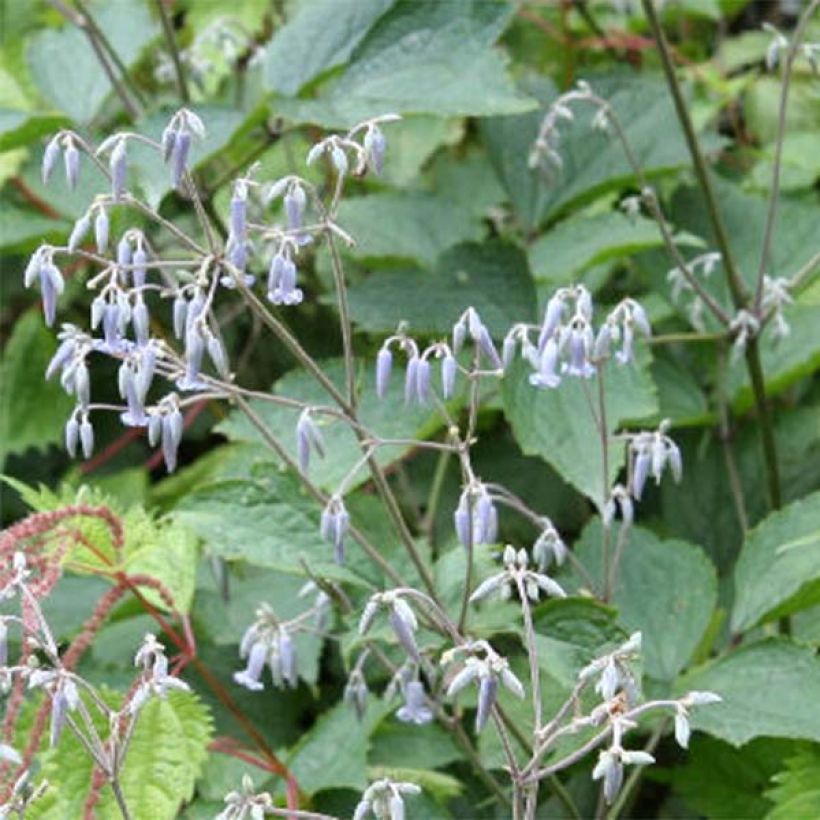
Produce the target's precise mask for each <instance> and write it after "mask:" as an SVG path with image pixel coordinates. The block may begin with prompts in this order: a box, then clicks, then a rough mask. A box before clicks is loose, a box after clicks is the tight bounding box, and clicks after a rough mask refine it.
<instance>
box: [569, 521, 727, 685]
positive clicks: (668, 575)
mask: <svg viewBox="0 0 820 820" xmlns="http://www.w3.org/2000/svg"><path fill="white" fill-rule="evenodd" d="M602 542H603V530H602V527H601V524H600V521H599V520H598V519H595V520H594V521H592V523H590V524H589V526H587V527H586V529H585V530H584V532H583V534H582V536H581V540H580V542H579V543H578V544H577V545H576V547H575V552H576V555H577V556H578V558H579V559H580V561H581V563H582V564H583V565H584V566H585V567H586V569H587V571H588V572H590V573H591V574H592V576H593V577H594V578H598V579H600V578H601V575H602V571H601V563H602V561H601V545H602ZM616 542H617V532H613V534H612V544H615V543H616ZM599 585H600V581H599ZM612 603H613V605H614V606H615V607H617V609H618V622H619V623H620V624H621V625H622V626H623V627H624V628H625V629H626V630H627V631H629V632H633V631H636V630H640V631H641V632H642V633H643V651H642V658H643V666H644V671H645V672H646V673H647V674H648V675H650V676H651V677H653V678H657V679H659V680H664V681H671V680H673V679H674V678H675V676H676V675H677V674H678V673H679V672H680V671H681V670H682V669H683V668H684V667H685V666H686V664H687V663H688V662H689V660H690V659H691V657H692V655H693V653H694V651H695V649H696V648H697V646H698V643H699V642H700V639H701V637H702V636H703V633H704V631H705V630H706V628H707V626H708V625H709V621H710V619H711V617H712V611H713V610H714V608H715V604H716V603H717V576H716V573H715V568H714V565H713V564H712V562H711V561H710V560H709V558H708V557H707V556H706V554H705V553H704V552H703V550H702V549H700V548H699V547H696V546H695V545H694V544H688V543H687V542H686V541H677V540H661V539H660V538H658V537H657V536H656V535H655V534H654V533H652V532H650V531H649V530H646V529H644V528H643V527H634V528H633V529H632V531H631V532H630V533H629V540H628V541H627V544H626V548H625V550H624V552H623V557H622V559H621V562H620V567H619V570H618V580H617V583H616V585H615V589H614V591H613V595H612Z"/></svg>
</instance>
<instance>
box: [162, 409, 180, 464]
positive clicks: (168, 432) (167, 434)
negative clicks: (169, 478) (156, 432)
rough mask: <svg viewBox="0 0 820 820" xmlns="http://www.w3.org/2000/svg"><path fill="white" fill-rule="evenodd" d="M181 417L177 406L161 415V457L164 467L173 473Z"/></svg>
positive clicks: (178, 442) (178, 443)
mask: <svg viewBox="0 0 820 820" xmlns="http://www.w3.org/2000/svg"><path fill="white" fill-rule="evenodd" d="M182 427H183V419H182V413H180V412H179V408H178V407H176V406H175V407H174V408H173V409H172V410H171V411H170V412H168V413H166V414H164V415H163V416H162V457H163V459H164V460H165V469H166V470H168V472H169V473H173V472H174V470H175V469H176V466H177V451H178V450H179V445H180V442H181V441H182Z"/></svg>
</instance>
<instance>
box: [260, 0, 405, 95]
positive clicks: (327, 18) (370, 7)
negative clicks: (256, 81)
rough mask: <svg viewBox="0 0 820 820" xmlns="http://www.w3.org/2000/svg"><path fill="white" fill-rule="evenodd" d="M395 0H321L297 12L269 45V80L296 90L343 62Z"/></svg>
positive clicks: (273, 85)
mask: <svg viewBox="0 0 820 820" xmlns="http://www.w3.org/2000/svg"><path fill="white" fill-rule="evenodd" d="M393 2H394V0H318V1H317V2H312V3H309V4H305V5H301V6H298V7H297V8H296V13H295V14H294V15H293V17H292V18H291V19H290V20H288V22H287V23H286V24H285V25H284V26H282V27H281V28H280V29H279V30H278V31H277V32H276V34H274V36H273V37H272V38H271V41H270V43H268V45H267V47H266V48H265V52H266V54H265V69H264V70H265V80H266V84H267V87H268V88H270V89H271V90H272V91H277V92H279V93H281V94H286V95H288V96H291V95H293V94H297V93H298V92H299V91H300V90H301V88H302V87H303V86H304V85H306V84H307V83H309V82H310V81H311V80H313V79H314V78H316V77H318V76H319V75H320V74H322V73H323V72H325V71H327V70H329V69H331V68H335V67H336V66H340V65H343V64H344V63H345V62H347V60H348V59H349V58H350V55H351V54H352V53H353V51H354V50H355V48H356V46H358V44H359V43H360V42H361V40H362V38H363V37H365V36H366V34H367V32H368V31H369V30H370V28H371V27H372V26H373V24H374V23H375V22H376V21H377V20H378V19H379V17H380V16H381V15H382V14H384V12H385V11H387V9H389V8H390V6H392V5H393Z"/></svg>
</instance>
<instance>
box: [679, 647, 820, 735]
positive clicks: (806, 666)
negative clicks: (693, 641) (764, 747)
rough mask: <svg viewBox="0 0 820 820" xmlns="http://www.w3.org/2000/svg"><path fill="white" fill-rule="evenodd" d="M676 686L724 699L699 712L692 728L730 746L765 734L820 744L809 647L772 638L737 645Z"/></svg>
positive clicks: (818, 675)
mask: <svg viewBox="0 0 820 820" xmlns="http://www.w3.org/2000/svg"><path fill="white" fill-rule="evenodd" d="M678 688H679V689H680V691H682V692H683V691H690V690H699V691H709V692H717V693H718V694H719V695H720V696H721V697H722V698H723V702H722V703H717V704H714V705H712V706H709V707H708V708H703V709H698V710H697V711H696V712H695V713H694V714H693V718H692V726H693V727H694V728H697V729H702V730H703V731H704V732H708V733H709V734H711V735H715V737H719V738H722V739H723V740H727V741H729V743H732V744H734V745H735V746H740V745H741V744H743V743H746V742H747V741H749V740H751V739H752V738H755V737H762V736H766V735H770V736H772V737H788V738H802V739H806V740H815V741H820V712H818V710H817V703H818V699H820V660H819V659H818V658H817V656H816V654H815V652H814V650H813V649H810V648H808V647H802V646H797V645H795V644H793V643H791V642H789V641H787V640H782V639H774V638H772V639H769V640H764V641H759V642H757V643H753V644H749V645H747V646H742V647H740V648H739V649H736V650H735V651H733V652H730V653H729V654H728V655H724V656H723V657H721V658H718V659H717V660H715V661H713V662H711V663H709V664H707V665H706V666H704V667H701V668H699V669H695V670H693V671H692V672H691V673H690V674H688V675H686V676H685V677H684V678H682V679H681V681H680V684H679V686H678Z"/></svg>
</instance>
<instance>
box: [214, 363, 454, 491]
mask: <svg viewBox="0 0 820 820" xmlns="http://www.w3.org/2000/svg"><path fill="white" fill-rule="evenodd" d="M322 370H323V371H324V373H325V375H327V376H328V377H329V378H330V379H331V381H333V382H334V383H335V384H337V385H341V384H342V383H343V378H344V367H343V364H342V362H341V361H339V360H337V359H333V360H330V361H327V362H323V363H322ZM399 380H400V379H399V374H398V373H396V374H394V376H393V382H392V383H391V385H390V388H389V390H388V392H387V395H386V396H385V397H384V398H383V399H379V398H378V397H377V396H376V389H375V376H374V374H373V372H372V367H368V369H367V370H361V371H360V375H359V379H358V383H359V385H360V390H359V396H360V403H359V407H358V418H359V422H360V423H361V424H362V425H363V426H364V427H366V428H367V429H368V430H369V431H370V432H372V433H373V434H374V435H375V436H377V437H378V438H381V439H403V440H407V439H415V438H422V439H423V438H426V437H428V436H429V435H430V434H431V433H433V432H434V431H436V430H437V429H438V428H439V427H440V426H441V421H440V420H439V418H438V416H437V415H436V413H435V411H434V410H433V408H432V406H431V407H420V406H418V405H410V406H406V405H405V403H404V394H403V391H402V386H401V385H400V384H399V383H398V382H399ZM274 392H275V393H278V394H281V395H284V396H288V397H290V398H294V399H299V400H301V401H304V402H306V403H308V404H311V405H317V406H327V404H328V398H327V394H326V393H325V392H324V389H323V388H322V387H321V386H320V385H319V384H318V383H317V382H316V380H315V379H314V378H313V376H311V375H310V374H309V373H307V372H306V371H303V370H293V371H291V372H289V373H287V374H286V375H285V376H283V377H282V378H281V379H280V380H279V381H278V382H277V383H276V385H274ZM251 405H252V407H253V409H254V410H255V411H256V412H257V413H258V414H259V416H260V417H261V419H262V420H263V421H264V422H265V425H266V426H267V428H268V429H269V430H270V432H271V433H272V434H273V435H274V436H276V437H277V438H278V439H279V441H280V442H281V443H282V446H283V447H284V449H285V450H286V451H287V452H288V453H289V454H290V455H291V456H292V457H294V458H295V457H296V452H297V447H296V433H295V430H296V422H297V420H298V418H299V413H300V411H299V410H298V409H297V410H293V409H291V408H287V407H281V406H278V405H275V404H273V403H271V402H266V401H262V400H257V399H255V400H253V401H251ZM314 422H315V424H316V425H317V427H318V428H319V430H320V431H321V434H322V438H323V439H324V444H325V457H324V458H321V457H320V456H318V455H317V454H316V453H314V454H313V455H312V457H311V463H310V468H309V470H308V472H309V475H310V477H311V479H312V480H313V481H315V483H316V484H317V485H318V486H320V487H322V488H323V489H326V490H329V491H331V492H332V491H335V490H337V489H338V487H339V485H340V483H341V482H342V480H343V479H344V478H345V477H346V476H347V474H348V472H349V471H350V470H351V469H352V467H353V466H354V465H355V464H356V462H357V461H358V460H359V459H361V457H362V450H361V447H360V445H359V444H358V442H357V439H356V437H355V435H354V434H353V432H352V431H351V429H350V427H349V426H348V425H347V424H346V423H345V422H343V421H341V420H339V419H334V418H331V417H329V416H322V415H318V414H317V415H316V416H315V418H314ZM218 429H219V431H220V432H222V433H224V434H225V435H226V436H228V438H229V439H231V440H232V441H244V442H255V443H261V439H260V438H259V434H258V433H257V431H256V428H255V427H252V426H251V425H250V423H249V422H248V421H247V419H246V418H245V416H244V415H243V414H241V413H240V412H238V411H235V412H233V413H232V414H231V415H230V416H229V418H228V419H227V421H225V422H223V423H222V424H221V425H220V426H219V428H218ZM410 449H411V447H410V445H396V446H389V447H380V448H378V450H377V451H376V454H375V457H376V460H377V461H378V462H379V463H380V464H381V465H382V466H387V465H389V464H392V463H393V462H395V461H397V460H399V459H401V458H402V457H403V456H404V455H405V454H406V453H407V452H408V451H409V450H410ZM273 458H274V455H273V453H271V459H273ZM369 475H370V474H369V472H368V469H367V467H366V466H365V467H360V468H359V469H358V470H357V471H356V472H355V474H354V475H352V476H351V477H350V481H349V482H346V483H345V487H346V489H347V490H352V489H355V488H356V487H358V486H359V485H360V484H361V483H362V482H363V481H366V480H367V478H368V476H369Z"/></svg>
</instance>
